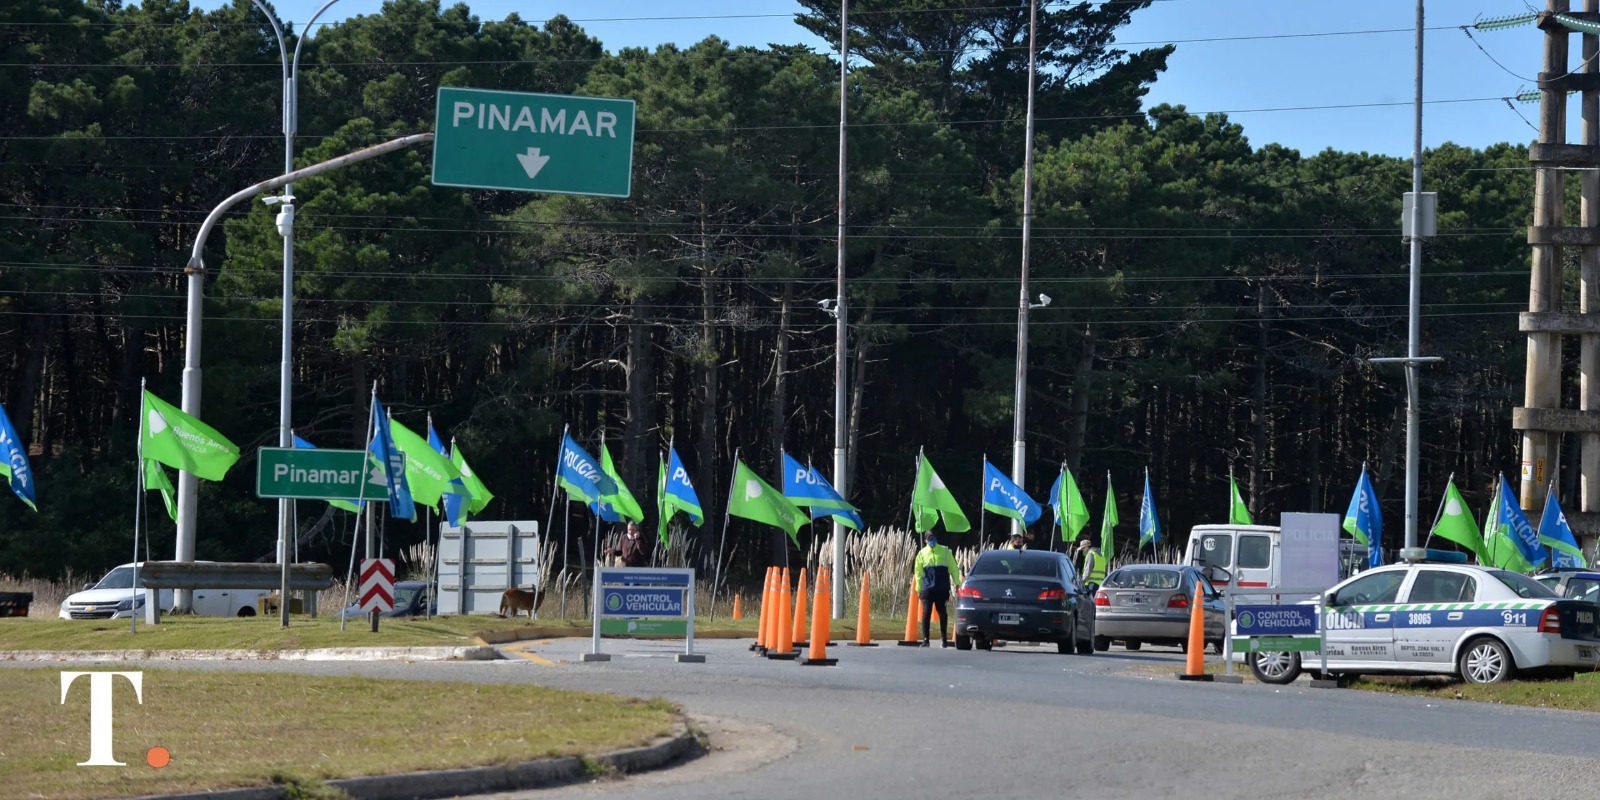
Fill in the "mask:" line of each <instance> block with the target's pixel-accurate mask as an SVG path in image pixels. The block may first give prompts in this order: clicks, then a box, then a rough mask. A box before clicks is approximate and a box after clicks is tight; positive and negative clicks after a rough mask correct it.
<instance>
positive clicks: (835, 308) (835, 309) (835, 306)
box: [817, 297, 839, 319]
mask: <svg viewBox="0 0 1600 800" xmlns="http://www.w3.org/2000/svg"><path fill="white" fill-rule="evenodd" d="M817 308H820V309H822V312H823V313H824V314H827V315H828V316H830V317H834V318H835V319H837V318H838V316H839V301H837V300H834V299H833V298H831V297H830V298H824V299H822V300H818V301H817Z"/></svg>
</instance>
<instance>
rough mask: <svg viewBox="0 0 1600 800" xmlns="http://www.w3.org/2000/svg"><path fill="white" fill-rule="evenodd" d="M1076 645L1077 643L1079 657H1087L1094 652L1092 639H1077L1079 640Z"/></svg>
mask: <svg viewBox="0 0 1600 800" xmlns="http://www.w3.org/2000/svg"><path fill="white" fill-rule="evenodd" d="M1077 643H1078V655H1080V656H1086V655H1089V654H1091V653H1093V652H1094V650H1095V648H1094V639H1079V640H1077Z"/></svg>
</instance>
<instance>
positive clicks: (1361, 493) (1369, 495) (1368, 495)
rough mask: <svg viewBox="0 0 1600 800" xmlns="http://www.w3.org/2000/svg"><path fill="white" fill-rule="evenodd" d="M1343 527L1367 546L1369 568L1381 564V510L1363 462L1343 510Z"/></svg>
mask: <svg viewBox="0 0 1600 800" xmlns="http://www.w3.org/2000/svg"><path fill="white" fill-rule="evenodd" d="M1344 529H1345V530H1347V531H1349V532H1350V535H1351V536H1354V537H1355V539H1356V541H1358V542H1360V543H1362V544H1364V545H1366V546H1367V566H1368V567H1369V568H1370V567H1381V566H1383V510H1382V509H1380V508H1378V493H1377V492H1376V491H1374V490H1373V488H1372V479H1370V478H1368V477H1367V467H1366V465H1365V464H1363V465H1362V466H1361V478H1360V480H1357V481H1356V491H1355V493H1354V494H1352V495H1350V507H1349V508H1347V509H1345V512H1344Z"/></svg>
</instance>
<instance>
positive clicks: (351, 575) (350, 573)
mask: <svg viewBox="0 0 1600 800" xmlns="http://www.w3.org/2000/svg"><path fill="white" fill-rule="evenodd" d="M377 407H378V382H377V381H373V382H372V401H371V402H369V403H367V440H366V442H365V443H364V444H363V446H362V448H361V449H362V451H363V452H365V453H366V454H367V458H369V459H370V458H372V437H373V435H374V434H375V433H376V425H377V421H376V420H374V419H373V416H374V415H373V413H372V411H373V409H375V408H377ZM382 466H383V485H384V487H385V489H387V487H388V485H389V465H388V464H384V465H382ZM357 508H359V509H361V511H363V512H365V513H357V514H356V525H355V534H354V535H352V536H351V537H350V568H349V569H348V570H346V571H345V574H344V602H343V604H342V605H340V606H339V630H341V631H342V630H344V627H345V621H346V620H347V619H349V615H348V614H346V613H345V611H346V610H347V609H349V608H350V582H351V581H352V580H354V579H355V574H356V544H357V543H358V542H360V541H361V535H362V534H363V533H365V534H366V536H367V538H368V539H369V540H370V539H371V538H372V501H371V500H363V501H361V503H360V504H359V505H358V506H357ZM363 522H365V523H366V525H365V526H363V525H362V523H363Z"/></svg>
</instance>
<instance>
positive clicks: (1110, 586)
mask: <svg viewBox="0 0 1600 800" xmlns="http://www.w3.org/2000/svg"><path fill="white" fill-rule="evenodd" d="M1197 583H1198V585H1199V586H1200V594H1201V598H1202V604H1201V607H1202V608H1203V610H1204V615H1205V616H1204V619H1205V641H1206V643H1207V644H1210V645H1213V646H1214V647H1216V648H1217V649H1218V651H1219V652H1220V651H1221V649H1222V636H1223V631H1225V630H1226V627H1225V626H1224V624H1223V616H1224V611H1223V604H1222V594H1221V593H1219V592H1218V591H1217V590H1216V589H1215V588H1214V587H1213V586H1212V585H1211V583H1210V582H1209V581H1207V580H1206V579H1205V576H1203V575H1201V574H1200V570H1199V569H1198V568H1197V567H1192V566H1187V565H1179V564H1130V565H1126V566H1122V567H1118V568H1117V569H1116V571H1114V572H1112V573H1111V574H1110V575H1107V576H1106V582H1105V584H1104V585H1102V586H1101V587H1100V591H1098V592H1096V593H1095V596H1094V612H1095V618H1094V619H1095V623H1094V624H1095V631H1094V632H1095V637H1094V649H1096V650H1106V649H1108V648H1110V647H1111V643H1112V642H1114V641H1120V642H1122V644H1123V646H1124V647H1126V648H1128V649H1129V650H1138V649H1139V648H1140V647H1141V646H1143V645H1144V644H1145V643H1146V642H1149V643H1150V644H1160V645H1169V646H1175V647H1180V648H1184V649H1185V650H1187V649H1188V643H1189V614H1190V606H1191V604H1192V603H1193V602H1194V587H1195V585H1196V584H1197Z"/></svg>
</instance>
